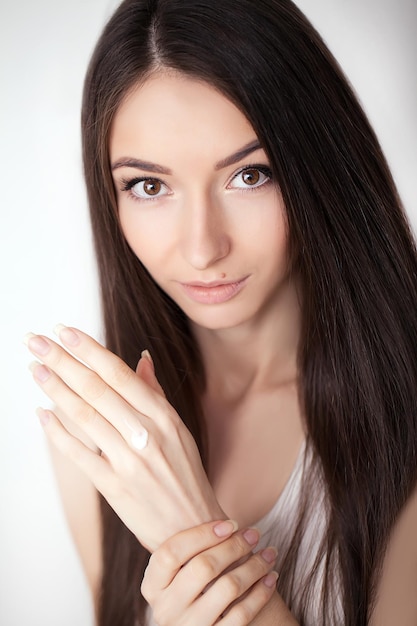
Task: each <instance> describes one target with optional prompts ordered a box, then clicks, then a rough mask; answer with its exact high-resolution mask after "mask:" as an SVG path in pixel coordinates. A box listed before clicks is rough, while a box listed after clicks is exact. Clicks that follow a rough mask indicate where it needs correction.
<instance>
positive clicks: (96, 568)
mask: <svg viewBox="0 0 417 626" xmlns="http://www.w3.org/2000/svg"><path fill="white" fill-rule="evenodd" d="M55 414H56V415H57V416H58V417H59V419H60V420H61V421H62V423H63V424H64V426H65V428H66V429H67V430H68V431H69V432H71V433H72V434H74V435H76V436H77V437H78V438H79V439H81V440H82V441H83V442H84V443H85V445H87V446H89V447H90V448H91V449H95V446H94V444H93V442H91V441H90V440H89V439H88V437H86V435H85V434H84V433H82V431H78V430H77V429H76V428H75V427H74V426H73V425H72V423H71V422H70V421H69V420H68V418H66V417H65V415H64V414H63V413H62V412H60V411H59V410H56V409H55ZM49 449H50V454H51V458H52V463H53V466H54V471H55V476H56V479H57V483H58V488H59V491H60V496H61V501H62V504H63V507H64V511H65V515H66V518H67V521H68V525H69V528H70V531H71V534H72V537H73V540H74V543H75V546H76V548H77V550H78V553H79V556H80V559H81V563H82V566H83V568H84V571H85V574H86V577H87V581H88V583H89V586H90V589H91V591H92V594H93V598H94V600H96V598H97V596H98V590H99V585H100V579H101V561H102V554H101V522H100V505H99V496H98V492H97V490H96V488H95V487H94V485H93V484H92V483H91V481H90V480H89V479H88V478H87V477H86V476H85V475H84V474H83V473H82V472H81V470H79V469H78V467H76V466H75V465H74V463H72V462H71V461H70V460H69V459H67V458H66V457H65V456H64V455H63V454H61V452H59V451H58V450H57V449H56V448H55V447H54V446H52V445H50V446H49Z"/></svg>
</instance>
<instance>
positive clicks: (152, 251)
mask: <svg viewBox="0 0 417 626" xmlns="http://www.w3.org/2000/svg"><path fill="white" fill-rule="evenodd" d="M119 220H120V227H121V230H122V233H123V235H124V237H125V239H126V241H127V243H128V244H129V246H130V248H131V249H132V250H133V252H134V254H135V255H136V256H137V257H138V259H139V260H140V261H141V262H142V263H143V265H144V266H145V267H146V268H147V269H148V270H149V271H151V273H152V268H153V266H155V264H157V260H158V256H161V253H162V252H163V249H164V245H166V244H165V242H164V234H165V229H164V228H161V227H160V226H157V225H155V222H154V220H152V219H146V216H143V215H139V212H134V211H124V210H123V209H122V210H120V212H119Z"/></svg>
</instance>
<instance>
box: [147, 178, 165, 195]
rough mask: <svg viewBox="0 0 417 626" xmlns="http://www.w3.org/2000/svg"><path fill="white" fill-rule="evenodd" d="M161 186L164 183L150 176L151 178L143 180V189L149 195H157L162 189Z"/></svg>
mask: <svg viewBox="0 0 417 626" xmlns="http://www.w3.org/2000/svg"><path fill="white" fill-rule="evenodd" d="M161 187H162V185H161V183H160V182H159V180H153V179H152V178H150V179H149V180H145V181H143V191H144V192H145V193H146V194H147V195H148V196H157V195H158V193H160V191H161Z"/></svg>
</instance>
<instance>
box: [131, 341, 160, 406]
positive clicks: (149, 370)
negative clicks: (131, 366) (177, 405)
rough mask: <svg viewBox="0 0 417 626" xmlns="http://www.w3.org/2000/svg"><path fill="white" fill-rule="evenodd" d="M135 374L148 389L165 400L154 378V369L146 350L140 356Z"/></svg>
mask: <svg viewBox="0 0 417 626" xmlns="http://www.w3.org/2000/svg"><path fill="white" fill-rule="evenodd" d="M136 374H137V375H138V376H139V378H141V379H142V380H143V381H144V382H145V383H146V384H147V385H149V387H151V388H152V389H153V390H154V391H156V392H157V393H159V395H161V396H162V397H163V398H165V393H164V390H163V389H162V387H161V385H160V384H159V382H158V379H157V377H156V376H155V368H154V364H153V360H152V357H151V355H150V353H149V351H148V350H144V351H143V352H142V354H141V356H140V359H139V362H138V364H137V366H136Z"/></svg>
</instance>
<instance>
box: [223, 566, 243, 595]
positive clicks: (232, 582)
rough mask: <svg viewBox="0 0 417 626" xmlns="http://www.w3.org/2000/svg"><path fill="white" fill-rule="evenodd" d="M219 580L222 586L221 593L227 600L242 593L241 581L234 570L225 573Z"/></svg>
mask: <svg viewBox="0 0 417 626" xmlns="http://www.w3.org/2000/svg"><path fill="white" fill-rule="evenodd" d="M219 582H220V584H221V587H222V593H223V594H224V597H225V598H228V600H229V602H231V601H232V600H235V599H236V598H238V597H239V596H240V595H242V585H241V581H240V579H239V578H238V576H237V575H236V574H235V573H234V572H229V573H228V574H225V575H224V576H223V577H222V578H221V579H220V581H219Z"/></svg>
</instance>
